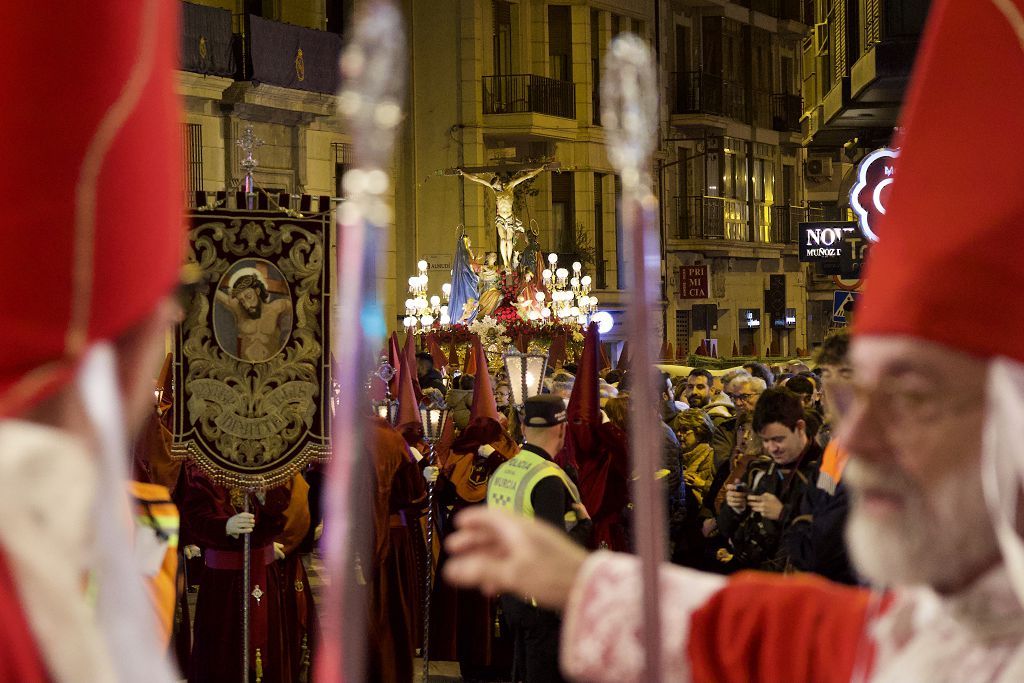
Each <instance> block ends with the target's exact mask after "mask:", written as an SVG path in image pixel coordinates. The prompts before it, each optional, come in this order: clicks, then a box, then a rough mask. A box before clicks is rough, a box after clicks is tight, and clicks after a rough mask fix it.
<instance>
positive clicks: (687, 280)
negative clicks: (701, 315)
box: [679, 266, 708, 299]
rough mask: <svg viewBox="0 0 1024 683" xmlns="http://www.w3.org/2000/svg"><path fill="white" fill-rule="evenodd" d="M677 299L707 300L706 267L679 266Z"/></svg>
mask: <svg viewBox="0 0 1024 683" xmlns="http://www.w3.org/2000/svg"><path fill="white" fill-rule="evenodd" d="M679 298H680V299H707V298H708V267H707V266H680V267H679Z"/></svg>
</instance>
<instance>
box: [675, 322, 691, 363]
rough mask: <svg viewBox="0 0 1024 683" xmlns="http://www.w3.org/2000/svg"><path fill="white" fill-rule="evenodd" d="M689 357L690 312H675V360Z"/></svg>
mask: <svg viewBox="0 0 1024 683" xmlns="http://www.w3.org/2000/svg"><path fill="white" fill-rule="evenodd" d="M689 355H690V312H689V311H676V358H685V357H686V356H689Z"/></svg>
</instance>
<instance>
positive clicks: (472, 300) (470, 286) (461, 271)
mask: <svg viewBox="0 0 1024 683" xmlns="http://www.w3.org/2000/svg"><path fill="white" fill-rule="evenodd" d="M479 279H480V278H479V276H478V275H477V274H476V271H474V270H473V252H472V250H471V249H470V243H469V237H467V236H466V229H465V228H461V229H460V230H459V236H458V237H457V238H456V240H455V259H454V260H453V262H452V292H451V296H450V297H449V299H448V310H449V314H448V315H449V317H450V318H451V321H452V322H453V323H458V322H462V323H468V322H472V320H473V318H474V316H475V315H476V304H477V281H478V280H479Z"/></svg>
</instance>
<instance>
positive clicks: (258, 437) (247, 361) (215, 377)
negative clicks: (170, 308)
mask: <svg viewBox="0 0 1024 683" xmlns="http://www.w3.org/2000/svg"><path fill="white" fill-rule="evenodd" d="M190 219H191V230H190V232H189V251H188V259H189V262H190V263H191V264H194V265H195V267H196V269H197V270H198V271H200V272H201V275H199V282H198V284H197V285H196V286H195V287H194V288H193V289H192V290H191V295H190V297H189V299H188V304H187V310H186V316H185V320H184V321H183V322H182V324H181V325H179V326H178V329H177V334H176V339H175V384H176V387H177V388H178V390H177V391H175V410H174V416H175V417H174V421H175V428H174V441H173V446H172V453H173V454H174V455H176V456H179V457H189V458H192V459H193V460H194V461H195V462H196V463H197V464H198V465H199V466H200V467H201V468H202V469H203V470H204V471H205V472H206V473H207V474H209V475H210V476H211V477H212V478H213V479H214V480H216V481H217V482H219V483H221V484H224V485H225V486H230V487H240V488H248V489H267V488H271V487H274V486H277V485H280V484H283V483H284V482H285V481H287V480H289V479H291V478H292V477H293V476H294V475H295V473H296V472H299V471H301V470H302V468H304V467H305V466H306V465H307V464H308V463H309V462H310V461H313V460H325V459H326V458H327V457H328V456H329V453H330V447H329V446H330V444H329V434H330V424H329V422H330V415H331V407H330V400H331V391H330V387H331V372H330V362H329V359H330V355H329V350H330V342H329V338H328V335H329V324H328V312H329V305H328V303H327V302H328V300H329V298H328V297H329V294H330V291H331V287H330V267H329V261H328V259H327V254H328V253H329V248H328V244H329V240H328V236H329V234H330V232H329V231H330V229H331V225H332V223H331V218H330V214H329V213H328V214H324V215H319V216H315V217H308V218H289V217H287V216H285V215H283V214H281V213H276V212H255V213H254V212H245V211H226V210H223V211H215V212H197V213H194V214H193V215H192V216H191V218H190ZM182 389H183V390H182Z"/></svg>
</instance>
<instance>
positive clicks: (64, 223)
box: [0, 2, 186, 417]
mask: <svg viewBox="0 0 1024 683" xmlns="http://www.w3.org/2000/svg"><path fill="white" fill-rule="evenodd" d="M180 9H181V8H180V6H179V3H170V2H159V3H137V2H129V3H120V4H116V5H114V4H110V3H99V4H97V3H67V4H65V5H62V6H61V10H60V12H61V16H62V19H63V20H66V21H67V24H66V25H67V26H73V27H75V29H78V28H79V27H86V26H87V27H88V28H87V29H86V30H71V31H61V32H56V31H53V30H52V22H51V17H50V16H49V15H48V13H46V12H41V11H39V8H37V7H33V6H32V5H31V4H28V3H6V4H5V5H4V23H3V28H2V29H0V36H2V39H0V43H2V44H3V46H4V47H3V51H4V56H5V64H6V65H7V66H6V67H5V68H4V70H3V74H2V75H0V83H2V89H3V92H6V93H10V94H12V95H13V96H12V97H10V98H8V99H7V102H6V104H5V106H4V112H3V126H0V149H3V151H4V162H5V163H4V164H3V166H2V167H0V177H2V178H3V181H2V186H3V187H6V188H22V189H21V190H20V191H18V190H14V193H16V195H17V199H14V198H13V197H10V196H9V197H8V198H7V199H6V201H5V202H4V219H3V222H2V223H0V242H2V244H3V249H2V250H0V266H2V267H0V272H2V273H3V274H4V296H3V297H0V320H2V321H3V329H4V333H3V353H0V417H11V416H16V415H20V414H23V413H24V412H25V411H26V410H28V409H29V408H31V407H32V406H35V405H38V404H39V403H40V402H41V401H42V400H44V399H45V398H46V397H48V396H51V395H53V394H54V393H55V392H57V391H59V390H60V389H61V388H63V387H65V386H66V385H67V384H68V383H69V382H70V381H71V379H72V378H73V376H74V374H75V372H76V370H77V367H78V365H79V362H80V361H81V359H82V358H83V357H84V356H85V354H86V353H87V352H88V351H89V349H90V348H92V346H93V345H94V344H95V343H97V342H101V341H112V340H115V339H118V338H119V337H121V336H122V335H123V334H125V333H126V332H128V331H129V330H131V329H133V328H134V327H135V326H137V325H139V324H140V323H142V322H143V321H144V320H147V319H148V318H149V316H151V315H152V314H153V312H154V311H155V310H156V308H157V306H158V304H159V303H160V302H161V301H163V300H164V299H165V298H166V297H168V296H171V295H172V294H173V292H174V289H175V287H176V286H177V285H178V284H180V282H181V268H182V261H183V254H184V246H185V237H186V231H185V227H184V222H183V220H182V218H183V217H182V189H183V188H182V182H181V180H182V158H181V144H182V143H181V138H180V137H179V135H178V130H179V127H180V126H181V121H183V120H184V117H183V112H182V111H181V103H180V101H179V100H180V98H179V96H178V95H177V94H176V93H175V90H176V88H175V84H176V81H177V74H178V73H179V72H178V71H177V69H178V68H179V66H178V47H179V45H180V42H179V36H180V34H179V32H178V26H179V25H180V22H179V14H180ZM149 26H155V27H158V28H157V29H156V30H153V31H152V35H150V36H149V37H148V38H144V36H146V35H147V32H148V31H149V29H148V28H147V27H149ZM143 40H146V41H148V43H147V44H145V45H142V44H141V43H140V41H143ZM49 74H54V75H55V74H60V77H61V84H60V87H57V88H55V87H54V84H53V81H52V79H50V78H47V77H46V75H49ZM15 93H16V95H14V94H15ZM69 108H70V109H72V111H71V112H70V116H69V111H68V110H69ZM49 188H54V189H55V190H56V191H50V190H49ZM8 194H9V195H10V194H12V192H11V190H9V191H8ZM129 198H130V199H129ZM126 199H127V201H126ZM142 225H144V226H145V237H144V238H142V239H144V240H145V248H142V249H140V248H138V246H139V244H140V231H139V226H142Z"/></svg>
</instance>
